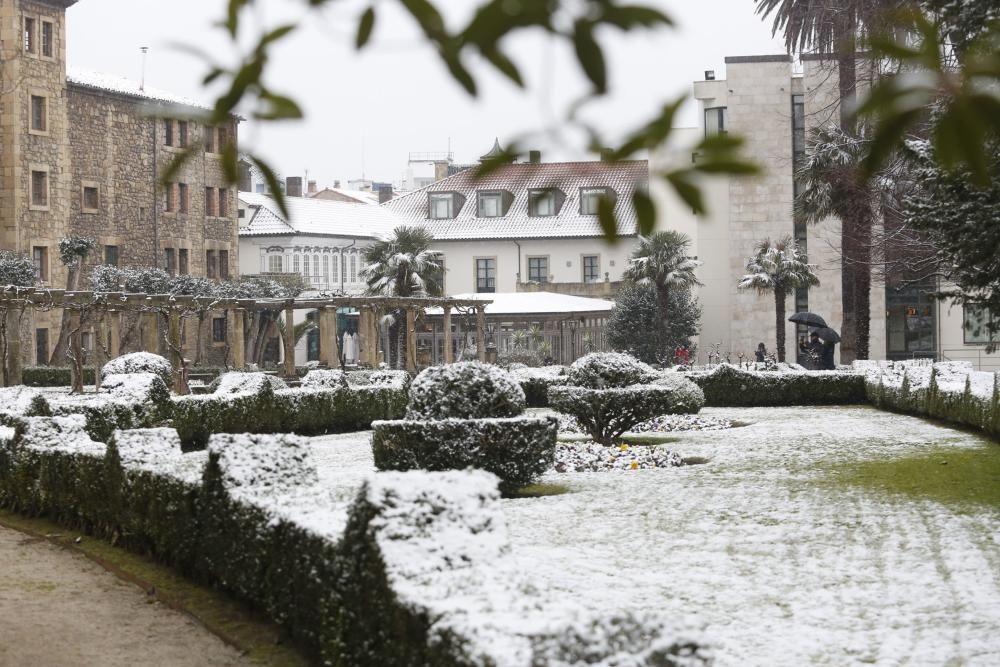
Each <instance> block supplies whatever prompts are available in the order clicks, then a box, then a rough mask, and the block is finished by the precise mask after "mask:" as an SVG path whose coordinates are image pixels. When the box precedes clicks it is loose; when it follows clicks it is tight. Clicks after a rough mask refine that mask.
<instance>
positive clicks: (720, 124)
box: [705, 107, 726, 137]
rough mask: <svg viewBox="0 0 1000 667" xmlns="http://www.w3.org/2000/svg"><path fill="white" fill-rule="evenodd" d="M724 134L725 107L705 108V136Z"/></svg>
mask: <svg viewBox="0 0 1000 667" xmlns="http://www.w3.org/2000/svg"><path fill="white" fill-rule="evenodd" d="M717 134H726V107H711V108H708V109H705V136H706V137H712V136H715V135H717Z"/></svg>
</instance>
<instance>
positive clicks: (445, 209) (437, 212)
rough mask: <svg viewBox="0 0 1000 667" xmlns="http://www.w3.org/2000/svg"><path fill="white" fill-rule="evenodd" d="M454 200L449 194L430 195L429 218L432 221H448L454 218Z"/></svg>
mask: <svg viewBox="0 0 1000 667" xmlns="http://www.w3.org/2000/svg"><path fill="white" fill-rule="evenodd" d="M454 201H455V198H454V196H453V195H452V194H451V193H450V192H446V193H431V194H430V204H431V206H430V210H431V218H432V219H434V220H450V219H452V218H454V217H455V213H456V211H455V210H454V208H455V207H454Z"/></svg>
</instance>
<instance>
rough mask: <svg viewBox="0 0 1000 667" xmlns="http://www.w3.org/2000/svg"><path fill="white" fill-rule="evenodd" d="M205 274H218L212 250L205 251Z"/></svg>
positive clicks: (213, 276)
mask: <svg viewBox="0 0 1000 667" xmlns="http://www.w3.org/2000/svg"><path fill="white" fill-rule="evenodd" d="M205 275H206V276H208V277H209V278H215V277H216V276H217V275H218V264H217V263H216V259H215V251H214V250H206V251H205Z"/></svg>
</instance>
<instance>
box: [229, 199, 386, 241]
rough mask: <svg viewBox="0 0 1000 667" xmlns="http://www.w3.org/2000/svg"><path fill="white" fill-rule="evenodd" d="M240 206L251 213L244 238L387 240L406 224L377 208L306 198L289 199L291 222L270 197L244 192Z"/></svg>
mask: <svg viewBox="0 0 1000 667" xmlns="http://www.w3.org/2000/svg"><path fill="white" fill-rule="evenodd" d="M239 197H240V206H241V207H245V208H246V209H247V212H246V215H245V217H244V218H243V219H242V220H241V221H240V236H288V235H292V234H310V235H313V236H346V237H348V238H372V239H375V238H385V237H387V236H390V235H391V234H392V231H393V229H395V228H396V227H397V226H399V225H402V224H404V223H403V221H402V220H400V219H399V218H398V217H397V216H396V215H395V214H394V213H393V212H392V211H389V210H387V209H385V208H383V207H381V206H377V205H375V204H362V203H356V204H352V203H350V202H342V201H327V200H324V199H310V198H305V197H285V204H286V206H287V207H288V213H289V216H290V218H289V219H288V220H285V218H284V216H282V215H281V211H280V210H279V209H278V204H277V203H276V202H275V201H274V198H273V197H271V196H270V195H265V194H257V193H253V192H241V193H240V195H239Z"/></svg>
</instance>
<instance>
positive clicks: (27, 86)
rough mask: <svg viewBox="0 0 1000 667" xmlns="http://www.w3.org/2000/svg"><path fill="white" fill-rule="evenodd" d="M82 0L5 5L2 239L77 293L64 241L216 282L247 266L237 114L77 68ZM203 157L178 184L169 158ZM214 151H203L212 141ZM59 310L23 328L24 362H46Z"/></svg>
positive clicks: (0, 30) (47, 278) (100, 258)
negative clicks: (71, 24)
mask: <svg viewBox="0 0 1000 667" xmlns="http://www.w3.org/2000/svg"><path fill="white" fill-rule="evenodd" d="M75 3H76V0H8V1H7V2H3V3H2V4H0V44H2V47H0V108H2V111H0V221H2V224H0V247H2V248H4V249H8V250H13V251H15V252H18V253H21V254H24V255H28V256H30V257H32V258H33V260H34V262H35V267H36V273H37V276H38V281H39V283H40V284H41V285H43V286H47V287H52V288H61V289H65V288H66V287H67V270H66V268H65V267H64V266H63V265H62V263H61V262H60V260H59V241H60V239H62V238H64V237H66V236H67V235H80V236H89V237H92V238H94V239H96V241H97V244H98V247H97V249H96V250H95V251H94V252H93V253H92V255H91V257H89V258H88V262H87V264H88V266H87V267H85V270H84V273H86V270H87V269H88V268H89V266H92V265H94V264H101V263H108V264H117V265H121V266H134V267H149V266H159V267H161V268H163V269H166V270H167V271H169V272H173V273H179V274H184V273H189V274H192V275H197V276H207V277H210V278H214V277H219V278H225V277H227V276H231V275H232V276H235V275H236V274H237V272H238V266H239V257H238V251H239V243H238V236H237V221H236V210H237V205H236V189H235V188H232V187H229V186H228V185H227V184H226V182H225V178H224V177H223V173H222V169H221V161H220V158H221V152H222V147H224V146H225V145H227V143H229V142H235V141H236V140H237V119H233V120H232V121H230V122H229V123H227V124H226V125H225V126H224V127H206V126H203V125H202V124H201V123H199V122H197V121H196V120H195V119H196V118H197V117H199V115H203V114H204V112H205V111H206V109H204V108H203V107H199V106H198V105H197V103H195V102H192V101H189V100H185V99H182V98H179V97H176V96H173V95H170V94H168V93H163V92H160V91H155V90H152V89H150V88H144V87H142V86H139V85H137V84H134V83H131V82H129V81H126V80H123V79H117V78H115V77H110V76H103V75H95V74H91V73H85V72H74V71H72V70H70V71H69V72H67V66H66V10H67V9H68V8H69V7H71V6H72V5H74V4H75ZM188 146H198V147H199V150H197V151H195V152H194V158H193V159H192V160H190V161H189V162H188V163H187V164H186V165H185V167H184V168H183V169H182V170H181V172H180V173H179V174H178V176H177V177H176V179H175V180H174V182H172V183H170V184H169V185H168V186H162V185H161V184H160V175H161V174H162V173H163V171H164V169H166V167H167V165H169V164H170V162H171V161H172V160H173V159H174V158H175V156H177V155H178V154H179V153H181V152H182V151H183V150H184V149H185V148H186V147H188ZM202 147H203V150H202ZM59 317H60V314H59V313H58V312H52V313H40V314H38V315H37V316H36V317H35V321H34V322H33V323H30V324H22V327H23V328H24V329H25V330H24V331H23V333H24V334H25V335H28V334H29V331H28V330H29V329H30V335H31V336H32V339H33V345H32V346H28V345H25V346H23V348H24V350H25V361H27V362H29V363H32V364H34V363H46V362H47V361H48V355H49V354H50V353H51V345H52V344H53V343H54V341H55V340H56V337H57V334H58V332H57V329H58V326H59Z"/></svg>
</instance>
